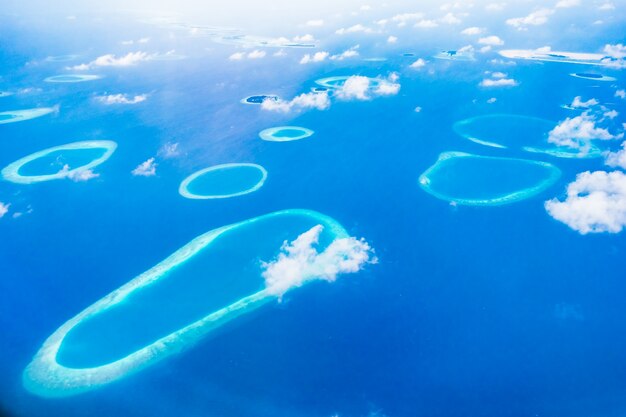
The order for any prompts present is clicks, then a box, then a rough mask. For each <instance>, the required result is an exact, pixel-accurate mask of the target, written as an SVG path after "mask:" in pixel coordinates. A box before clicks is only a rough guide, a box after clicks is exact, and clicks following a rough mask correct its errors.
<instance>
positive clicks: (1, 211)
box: [0, 201, 10, 219]
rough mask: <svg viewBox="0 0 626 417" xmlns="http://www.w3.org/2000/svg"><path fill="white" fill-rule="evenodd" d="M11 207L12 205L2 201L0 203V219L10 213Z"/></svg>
mask: <svg viewBox="0 0 626 417" xmlns="http://www.w3.org/2000/svg"><path fill="white" fill-rule="evenodd" d="M9 206H10V204H5V203H3V202H2V201H0V219H1V218H2V217H4V215H5V214H7V213H8V212H9Z"/></svg>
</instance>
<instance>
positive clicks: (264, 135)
mask: <svg viewBox="0 0 626 417" xmlns="http://www.w3.org/2000/svg"><path fill="white" fill-rule="evenodd" d="M313 133H315V132H313V131H312V130H311V129H307V128H305V127H299V126H278V127H271V128H269V129H265V130H262V131H261V132H260V133H259V137H260V138H261V139H263V140H267V141H269V142H291V141H293V140H300V139H304V138H308V137H309V136H311V135H313Z"/></svg>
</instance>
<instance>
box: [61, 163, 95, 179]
mask: <svg viewBox="0 0 626 417" xmlns="http://www.w3.org/2000/svg"><path fill="white" fill-rule="evenodd" d="M58 173H59V174H64V176H65V177H67V178H69V179H70V180H72V181H74V182H82V181H89V180H91V179H94V178H98V177H99V176H100V174H96V173H95V172H93V171H92V170H90V169H79V170H75V171H70V166H69V165H67V164H66V165H63V168H62V169H61V170H60V171H59V172H58Z"/></svg>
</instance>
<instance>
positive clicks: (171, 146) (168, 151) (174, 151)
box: [157, 142, 180, 159]
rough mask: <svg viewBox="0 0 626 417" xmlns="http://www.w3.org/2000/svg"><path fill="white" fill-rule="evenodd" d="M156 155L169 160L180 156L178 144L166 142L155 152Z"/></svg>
mask: <svg viewBox="0 0 626 417" xmlns="http://www.w3.org/2000/svg"><path fill="white" fill-rule="evenodd" d="M157 155H158V156H160V157H161V158H165V159H170V158H175V157H177V156H179V155H180V149H178V142H174V143H172V142H167V143H165V144H164V145H163V146H161V148H160V149H159V151H158V152H157Z"/></svg>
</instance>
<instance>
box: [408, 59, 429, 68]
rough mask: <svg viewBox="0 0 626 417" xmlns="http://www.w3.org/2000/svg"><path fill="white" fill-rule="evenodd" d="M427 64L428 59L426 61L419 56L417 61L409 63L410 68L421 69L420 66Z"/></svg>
mask: <svg viewBox="0 0 626 417" xmlns="http://www.w3.org/2000/svg"><path fill="white" fill-rule="evenodd" d="M425 65H426V61H424V59H422V58H418V59H417V60H416V61H415V62H413V63H412V64H411V65H409V68H415V69H419V68H422V67H424V66H425Z"/></svg>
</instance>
